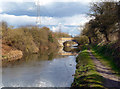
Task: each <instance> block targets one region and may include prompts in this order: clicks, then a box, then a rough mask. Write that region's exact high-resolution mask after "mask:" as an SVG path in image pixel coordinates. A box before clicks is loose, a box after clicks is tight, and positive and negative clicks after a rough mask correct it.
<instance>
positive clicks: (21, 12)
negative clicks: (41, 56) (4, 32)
mask: <svg viewBox="0 0 120 89" xmlns="http://www.w3.org/2000/svg"><path fill="white" fill-rule="evenodd" d="M35 2H36V1H35V0H29V2H28V0H1V1H0V17H2V18H0V21H2V20H4V21H7V22H8V24H9V25H13V26H15V27H18V26H23V25H35V24H36V14H37V13H36V3H35ZM90 2H92V1H91V0H60V1H59V2H58V0H40V5H41V7H40V15H41V23H42V25H43V26H48V27H50V29H51V30H52V31H54V32H55V31H58V30H59V25H61V29H62V32H66V33H69V34H71V35H78V34H80V28H79V27H80V25H84V24H85V23H86V22H88V21H89V20H90V19H91V18H90V17H88V16H87V15H86V14H87V13H88V12H89V3H90Z"/></svg>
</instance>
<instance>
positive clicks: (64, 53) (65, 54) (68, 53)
mask: <svg viewBox="0 0 120 89" xmlns="http://www.w3.org/2000/svg"><path fill="white" fill-rule="evenodd" d="M67 48H68V47H67ZM64 49H65V48H63V47H61V48H60V50H59V52H58V53H59V55H61V56H75V55H77V52H71V51H66V50H64ZM69 49H70V47H69ZM72 49H74V48H71V50H72Z"/></svg>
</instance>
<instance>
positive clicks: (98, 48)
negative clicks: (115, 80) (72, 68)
mask: <svg viewBox="0 0 120 89" xmlns="http://www.w3.org/2000/svg"><path fill="white" fill-rule="evenodd" d="M118 3H119V2H116V1H114V0H103V1H100V2H95V3H92V4H91V7H90V13H89V16H91V17H92V19H91V20H90V21H89V22H88V23H86V24H85V26H84V27H83V29H82V32H81V34H80V36H79V37H75V39H76V40H77V41H78V42H79V49H80V50H83V51H81V52H80V53H79V55H78V57H77V59H76V60H77V66H76V67H77V69H76V73H75V77H74V82H73V84H72V87H73V88H74V87H85V88H86V87H89V88H90V87H97V88H104V86H103V83H104V78H103V77H102V76H100V74H99V73H97V72H96V69H95V66H94V65H95V64H93V61H92V59H91V58H90V56H89V53H88V52H87V50H85V49H88V47H86V44H88V45H89V48H90V49H91V50H93V51H92V53H93V54H94V56H95V57H96V58H98V59H99V60H100V61H101V62H102V63H103V64H104V65H106V66H109V67H111V68H112V69H113V70H114V71H115V72H116V73H117V74H119V71H120V65H119V63H120V5H119V4H118ZM88 66H89V67H88ZM93 80H94V82H93ZM91 81H92V82H91ZM97 81H98V82H97ZM96 84H97V86H96ZM94 85H95V86H94Z"/></svg>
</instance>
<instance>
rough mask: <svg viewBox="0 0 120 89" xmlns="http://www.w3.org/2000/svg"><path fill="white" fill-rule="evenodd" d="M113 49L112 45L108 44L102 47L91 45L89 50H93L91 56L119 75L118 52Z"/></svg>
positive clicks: (119, 61) (119, 57)
mask: <svg viewBox="0 0 120 89" xmlns="http://www.w3.org/2000/svg"><path fill="white" fill-rule="evenodd" d="M113 47H114V46H113V44H109V45H104V46H97V45H92V47H91V48H92V49H93V50H94V51H93V54H94V55H95V57H96V58H98V59H100V61H101V62H102V63H103V64H104V65H107V66H109V67H111V68H112V69H113V70H114V71H115V72H116V73H117V74H118V75H120V65H119V63H120V51H119V49H115V48H113Z"/></svg>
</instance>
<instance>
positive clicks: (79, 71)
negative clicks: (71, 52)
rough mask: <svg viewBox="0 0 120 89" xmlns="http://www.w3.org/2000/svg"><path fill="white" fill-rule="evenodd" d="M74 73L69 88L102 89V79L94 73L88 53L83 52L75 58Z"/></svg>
mask: <svg viewBox="0 0 120 89" xmlns="http://www.w3.org/2000/svg"><path fill="white" fill-rule="evenodd" d="M76 62H77V65H76V72H75V75H74V82H73V83H72V85H71V88H75V87H79V88H97V89H104V86H103V80H104V79H103V77H102V76H100V74H99V73H98V72H97V71H96V69H95V66H94V64H93V60H92V59H91V58H90V55H89V52H88V51H87V50H83V51H81V52H80V54H79V55H78V56H77V58H76Z"/></svg>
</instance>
